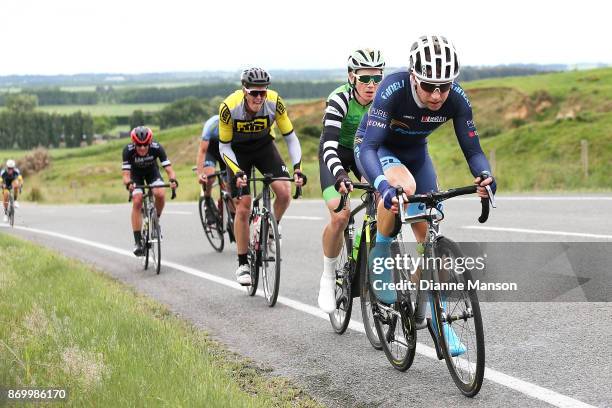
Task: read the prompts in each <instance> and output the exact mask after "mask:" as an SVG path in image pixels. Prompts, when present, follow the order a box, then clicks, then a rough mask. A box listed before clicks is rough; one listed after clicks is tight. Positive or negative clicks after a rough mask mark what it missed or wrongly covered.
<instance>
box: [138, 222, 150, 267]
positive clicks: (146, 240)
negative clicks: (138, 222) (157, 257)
mask: <svg viewBox="0 0 612 408" xmlns="http://www.w3.org/2000/svg"><path fill="white" fill-rule="evenodd" d="M143 213H144V212H143ZM149 223H150V220H149V217H148V216H146V215H143V217H142V228H141V230H140V234H141V237H142V238H141V239H142V241H141V242H142V244H141V245H142V249H143V251H144V254H143V259H142V266H143V268H144V269H145V270H147V269H149V250H150V249H151V237H150V236H149V230H150V228H149V226H150V225H149Z"/></svg>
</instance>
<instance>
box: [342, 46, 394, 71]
mask: <svg viewBox="0 0 612 408" xmlns="http://www.w3.org/2000/svg"><path fill="white" fill-rule="evenodd" d="M364 68H378V69H381V70H384V69H385V59H384V58H383V55H382V53H381V52H380V50H375V49H371V48H362V49H359V50H355V51H354V52H353V53H352V54H351V55H350V56H349V57H348V71H349V72H354V71H357V70H358V69H364Z"/></svg>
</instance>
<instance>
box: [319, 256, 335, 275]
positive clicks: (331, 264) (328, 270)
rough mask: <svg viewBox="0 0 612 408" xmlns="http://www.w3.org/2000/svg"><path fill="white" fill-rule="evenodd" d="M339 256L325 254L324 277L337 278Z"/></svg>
mask: <svg viewBox="0 0 612 408" xmlns="http://www.w3.org/2000/svg"><path fill="white" fill-rule="evenodd" d="M337 261H338V257H337V256H336V257H334V258H328V257H326V256H325V255H323V275H322V276H321V277H322V278H328V279H329V278H335V277H336V262H337Z"/></svg>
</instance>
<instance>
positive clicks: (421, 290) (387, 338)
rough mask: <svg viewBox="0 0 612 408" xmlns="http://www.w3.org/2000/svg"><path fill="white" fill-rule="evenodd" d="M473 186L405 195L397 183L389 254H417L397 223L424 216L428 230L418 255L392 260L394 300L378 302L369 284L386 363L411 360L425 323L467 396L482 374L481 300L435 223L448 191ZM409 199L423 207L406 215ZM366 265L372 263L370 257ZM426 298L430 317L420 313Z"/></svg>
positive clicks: (486, 202) (404, 364)
mask: <svg viewBox="0 0 612 408" xmlns="http://www.w3.org/2000/svg"><path fill="white" fill-rule="evenodd" d="M476 188H477V187H476V186H468V187H461V188H457V189H450V190H448V191H443V192H432V193H427V194H416V195H411V196H408V197H407V199H406V200H404V194H403V190H402V188H398V195H397V197H398V200H399V214H400V220H401V225H400V232H399V233H398V234H397V236H396V238H395V239H394V241H393V243H392V244H391V248H390V249H391V257H392V258H397V257H398V256H399V259H400V260H401V259H407V260H410V259H416V257H414V256H413V254H412V253H411V251H410V247H414V245H415V244H414V243H407V242H406V241H405V240H404V237H403V232H402V228H401V226H403V225H405V224H412V223H415V222H423V221H424V222H426V223H427V234H426V239H425V242H424V243H423V253H422V260H421V261H420V262H417V261H418V260H416V261H410V262H405V264H404V265H402V266H399V265H398V264H397V263H395V266H394V268H393V279H394V281H393V283H394V284H395V285H397V286H396V287H395V289H396V290H395V294H396V301H395V302H394V303H393V304H385V303H382V302H380V301H379V300H378V299H377V298H376V296H375V295H374V293H373V288H374V287H375V286H371V291H370V296H371V301H372V311H373V315H374V323H375V326H376V330H377V332H378V335H379V338H380V339H381V341H382V346H383V350H384V352H385V355H386V356H387V359H388V360H389V362H390V363H391V365H392V366H393V367H394V368H396V369H398V370H400V371H405V370H407V369H408V368H409V367H410V366H411V365H412V362H413V360H414V356H415V352H416V344H417V330H419V329H423V328H425V327H427V328H428V330H429V333H430V335H431V337H432V339H433V341H434V345H435V349H436V354H437V356H438V359H440V360H442V359H444V360H445V361H446V365H447V368H448V370H449V372H450V374H451V377H452V378H453V381H454V383H455V385H456V386H457V387H458V388H459V390H460V391H461V392H462V393H463V394H464V395H466V396H468V397H473V396H475V395H476V394H478V392H479V391H480V388H481V386H482V380H483V377H484V367H485V344H484V329H483V324H482V317H481V314H480V305H479V302H478V296H477V294H476V291H475V290H473V289H469V288H470V286H469V284H468V282H471V281H472V277H471V272H470V270H469V269H466V268H458V265H461V264H462V260H464V259H465V257H464V255H463V253H462V252H461V249H460V248H459V246H458V245H457V244H456V243H455V242H453V241H452V240H450V239H449V238H446V237H444V236H442V235H441V234H440V233H439V224H440V222H441V221H442V220H443V219H444V213H443V212H442V208H441V206H440V203H442V202H443V201H445V200H447V199H449V198H452V197H457V196H460V195H466V194H473V193H475V192H476ZM486 188H487V190H488V193H489V197H490V198H489V199H481V203H482V212H481V215H480V217H479V219H478V220H479V222H481V223H484V222H486V221H487V219H488V216H489V206H490V205H491V206H493V207H495V202H494V198H493V194H492V192H491V190H490V188H489V186H487V187H486ZM410 203H423V204H424V207H425V211H424V212H423V213H420V214H417V215H406V209H407V205H408V204H410ZM458 260H459V261H458ZM460 261H461V262H460ZM406 264H407V265H413V266H414V265H418V268H410V267H406ZM368 265H369V266H370V267H371V265H370V263H368ZM414 271H416V272H415V273H413V272H414ZM413 275H414V276H413ZM411 282H412V284H411ZM422 282H428V285H426V286H423V287H422ZM440 283H444V284H445V285H440ZM371 284H373V282H371ZM459 284H461V285H459ZM426 287H427V288H428V287H432V288H433V289H427V288H426ZM428 301H429V302H428ZM428 303H429V305H430V309H431V318H427V319H425V313H426V308H427V304H428Z"/></svg>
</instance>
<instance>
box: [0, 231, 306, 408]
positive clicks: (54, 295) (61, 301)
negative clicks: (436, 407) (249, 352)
mask: <svg viewBox="0 0 612 408" xmlns="http://www.w3.org/2000/svg"><path fill="white" fill-rule="evenodd" d="M0 254H1V259H2V268H1V269H0V385H2V386H4V387H49V386H53V387H62V388H67V389H68V392H69V398H68V401H67V403H66V405H67V406H78V407H82V406H113V407H118V406H130V407H132V406H147V407H148V406H171V407H180V406H189V407H190V406H205V407H228V406H231V407H242V406H244V407H251V406H253V407H259V406H262V407H263V406H266V407H267V406H301V407H315V406H318V404H317V403H316V402H315V401H314V400H312V399H311V398H310V397H308V396H307V395H305V394H304V393H303V392H302V391H300V390H299V389H297V388H296V387H294V386H293V385H291V384H290V383H289V382H288V381H287V380H285V379H282V378H278V377H271V376H269V375H265V374H266V370H265V369H262V368H260V367H258V366H257V365H255V364H254V363H252V362H250V361H248V360H246V359H244V358H242V357H240V356H238V355H236V354H233V353H231V352H229V351H227V350H225V349H224V348H223V347H222V346H221V345H220V344H219V343H217V342H215V341H213V340H211V339H210V338H209V337H208V336H207V335H206V334H205V333H203V332H202V331H200V330H197V329H196V328H194V327H193V326H191V325H189V324H187V323H186V322H184V321H182V320H180V319H178V318H176V317H175V316H174V315H173V314H172V313H171V312H170V311H169V310H168V309H166V308H165V307H164V306H162V305H160V304H158V303H156V302H154V301H153V300H151V299H149V298H147V297H145V296H142V295H138V294H136V293H134V292H133V291H131V290H130V289H129V288H127V287H126V286H124V285H123V284H121V283H119V282H117V281H114V280H112V279H110V278H108V277H107V276H106V275H104V274H102V273H99V272H96V271H95V270H93V269H92V268H90V267H87V266H85V265H83V264H81V263H79V262H77V261H74V260H70V259H67V258H65V257H62V256H60V255H57V254H55V253H53V252H51V251H49V250H46V249H43V248H40V247H37V246H35V245H33V244H31V243H28V242H25V241H22V240H18V239H16V238H13V237H9V236H7V235H5V234H0Z"/></svg>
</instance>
